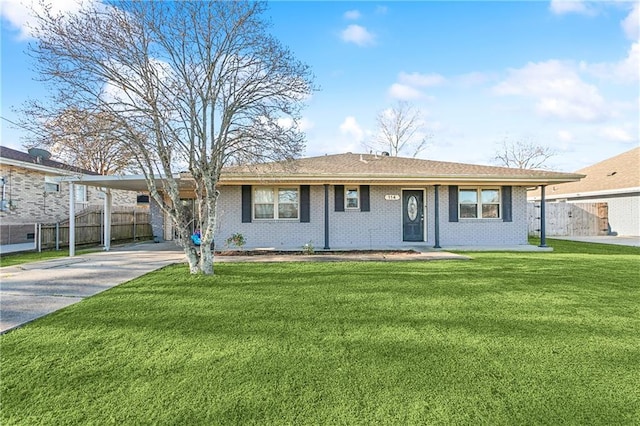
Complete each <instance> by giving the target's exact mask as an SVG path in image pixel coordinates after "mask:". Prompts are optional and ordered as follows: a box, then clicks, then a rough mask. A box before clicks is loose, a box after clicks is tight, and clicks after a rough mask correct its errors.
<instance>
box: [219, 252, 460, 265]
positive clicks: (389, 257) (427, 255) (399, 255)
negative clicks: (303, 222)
mask: <svg viewBox="0 0 640 426" xmlns="http://www.w3.org/2000/svg"><path fill="white" fill-rule="evenodd" d="M254 253H255V252H254ZM470 259H471V258H470V257H468V256H463V255H461V254H456V253H449V252H446V251H425V252H418V251H408V250H406V249H405V250H404V251H401V250H395V251H380V250H377V251H366V250H365V251H354V250H353V249H350V250H344V251H343V250H330V251H328V252H323V251H316V252H315V253H314V254H309V255H305V254H302V253H300V252H299V251H298V252H297V253H296V252H290V253H287V252H272V253H269V252H263V253H256V254H252V255H250V254H247V255H242V254H237V253H234V254H224V253H219V254H216V256H215V262H220V263H225V262H267V263H269V262H345V261H347V262H348V261H353V262H361V261H378V262H407V261H423V262H424V261H431V260H470Z"/></svg>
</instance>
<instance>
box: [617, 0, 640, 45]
mask: <svg viewBox="0 0 640 426" xmlns="http://www.w3.org/2000/svg"><path fill="white" fill-rule="evenodd" d="M620 25H621V26H622V29H623V30H624V33H625V34H626V35H627V37H628V38H629V39H631V40H638V38H640V3H634V4H633V9H631V13H629V15H628V16H627V17H626V18H625V19H624V20H623V21H622V22H621V23H620Z"/></svg>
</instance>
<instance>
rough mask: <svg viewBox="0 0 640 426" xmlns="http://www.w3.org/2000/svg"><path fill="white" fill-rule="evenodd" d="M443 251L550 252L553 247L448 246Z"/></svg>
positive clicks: (526, 245)
mask: <svg viewBox="0 0 640 426" xmlns="http://www.w3.org/2000/svg"><path fill="white" fill-rule="evenodd" d="M441 250H450V251H454V252H458V251H504V252H509V251H512V252H550V251H553V247H539V246H533V245H530V244H522V245H513V246H446V247H443V248H442V249H441Z"/></svg>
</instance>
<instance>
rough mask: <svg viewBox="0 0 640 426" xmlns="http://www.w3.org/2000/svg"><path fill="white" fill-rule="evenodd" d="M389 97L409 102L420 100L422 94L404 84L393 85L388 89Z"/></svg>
mask: <svg viewBox="0 0 640 426" xmlns="http://www.w3.org/2000/svg"><path fill="white" fill-rule="evenodd" d="M389 96H391V97H392V98H394V99H399V100H401V101H410V100H414V99H420V98H422V97H423V94H422V92H421V91H420V90H418V89H416V88H414V87H411V86H408V85H406V84H400V83H393V84H392V85H391V87H390V88H389Z"/></svg>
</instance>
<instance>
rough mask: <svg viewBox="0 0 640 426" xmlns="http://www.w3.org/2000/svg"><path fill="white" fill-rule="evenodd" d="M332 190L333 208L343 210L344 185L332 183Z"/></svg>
mask: <svg viewBox="0 0 640 426" xmlns="http://www.w3.org/2000/svg"><path fill="white" fill-rule="evenodd" d="M333 191H334V194H335V210H336V211H337V212H343V211H344V185H334V187H333Z"/></svg>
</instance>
